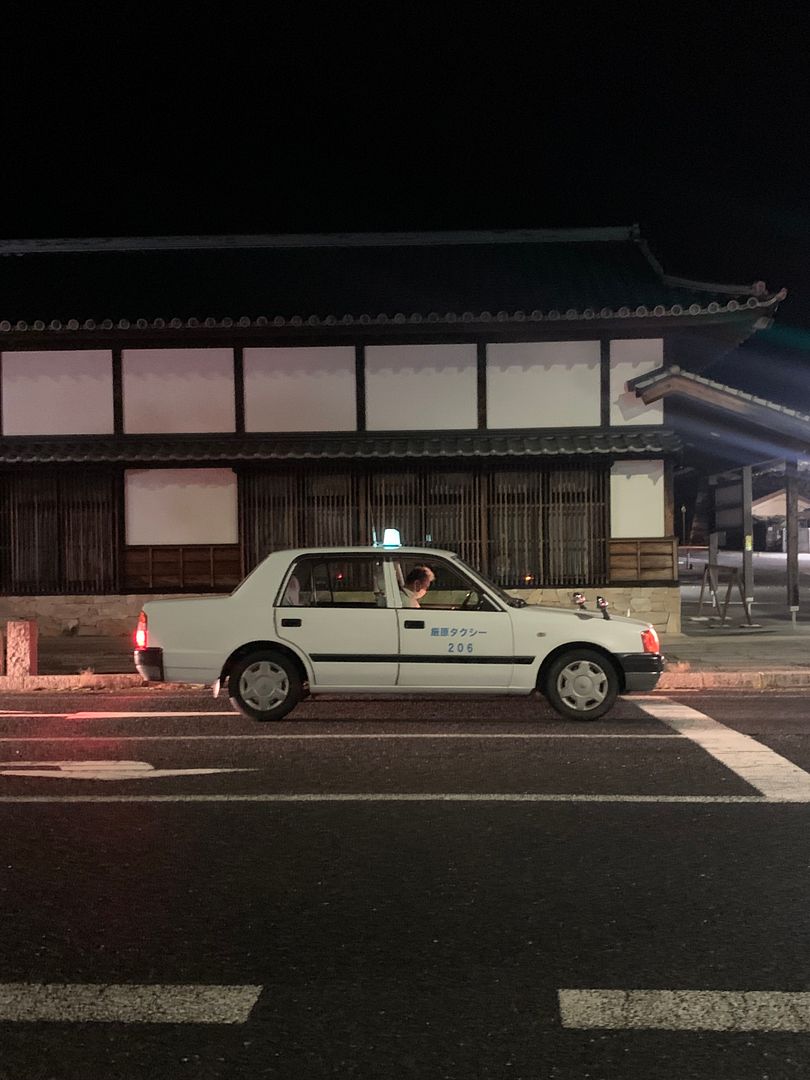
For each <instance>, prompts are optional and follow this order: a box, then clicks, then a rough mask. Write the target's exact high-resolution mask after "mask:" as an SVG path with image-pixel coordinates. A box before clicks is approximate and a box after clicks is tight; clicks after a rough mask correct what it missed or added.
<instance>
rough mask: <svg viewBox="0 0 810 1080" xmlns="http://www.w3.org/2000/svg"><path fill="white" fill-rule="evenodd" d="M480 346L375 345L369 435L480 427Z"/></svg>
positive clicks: (370, 356) (369, 373)
mask: <svg viewBox="0 0 810 1080" xmlns="http://www.w3.org/2000/svg"><path fill="white" fill-rule="evenodd" d="M477 394H478V361H477V353H476V347H475V345H369V346H368V347H367V348H366V427H367V428H368V430H369V431H397V430H402V431H448V430H460V429H469V428H475V427H477V426H478V397H477Z"/></svg>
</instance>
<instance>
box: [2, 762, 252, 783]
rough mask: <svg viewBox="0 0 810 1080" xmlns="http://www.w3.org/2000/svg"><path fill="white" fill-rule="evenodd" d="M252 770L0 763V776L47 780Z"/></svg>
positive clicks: (138, 764)
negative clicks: (43, 778) (30, 777)
mask: <svg viewBox="0 0 810 1080" xmlns="http://www.w3.org/2000/svg"><path fill="white" fill-rule="evenodd" d="M255 771H256V770H255V769H156V768H155V766H154V765H150V764H149V762H148V761H107V760H105V761H0V776H37V777H46V778H47V779H48V780H155V779H159V778H160V777H164V776H208V775H210V774H211V773H224V772H255Z"/></svg>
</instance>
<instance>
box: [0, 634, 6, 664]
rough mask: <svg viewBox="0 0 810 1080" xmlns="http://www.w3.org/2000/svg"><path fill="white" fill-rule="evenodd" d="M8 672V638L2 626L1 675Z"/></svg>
mask: <svg viewBox="0 0 810 1080" xmlns="http://www.w3.org/2000/svg"><path fill="white" fill-rule="evenodd" d="M5 673H6V638H5V634H4V633H3V627H2V626H0V675H5Z"/></svg>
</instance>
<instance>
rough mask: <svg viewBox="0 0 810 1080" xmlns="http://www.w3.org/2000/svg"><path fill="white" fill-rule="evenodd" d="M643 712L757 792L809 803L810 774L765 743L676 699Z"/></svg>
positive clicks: (651, 704)
mask: <svg viewBox="0 0 810 1080" xmlns="http://www.w3.org/2000/svg"><path fill="white" fill-rule="evenodd" d="M644 711H645V712H647V713H649V714H650V716H654V717H655V718H656V719H657V720H662V721H663V722H664V723H665V724H668V725H669V726H670V727H671V728H672V729H673V730H674V731H677V732H678V733H679V734H680V735H684V736H686V738H687V739H691V740H692V742H695V743H697V745H698V746H700V747H702V749H703V750H705V751H706V753H707V754H711V756H712V757H713V758H716V760H717V761H719V762H721V764H723V765H725V766H726V768H727V769H731V771H732V772H734V773H736V774H737V776H739V777H740V778H741V779H742V780H745V782H746V783H748V784H750V785H751V787H753V788H755V789H756V790H757V791H760V792H762V794H763V795H765V796H767V797H768V798H771V799H778V800H779V801H780V802H810V773H807V772H805V771H804V769H800V768H799V766H798V765H794V764H793V762H792V761H788V759H787V758H784V757H782V755H781V754H777V753H776V751H775V750H771V749H769V747H767V746H764V745H763V744H762V743H760V742H757V740H756V739H752V738H751V736H750V735H743V734H742V733H741V732H739V731H734V730H733V729H732V728H730V727H726V725H725V724H721V723H720V722H719V721H717V720H713V719H712V718H711V717H710V716H706V714H705V713H702V712H698V711H697V709H692V708H690V707H689V706H688V705H679V704H677V703H676V702H673V701H667V700H666V699H663V700H661V701H647V702H645V704H644Z"/></svg>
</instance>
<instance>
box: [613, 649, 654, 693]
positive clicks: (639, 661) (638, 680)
mask: <svg viewBox="0 0 810 1080" xmlns="http://www.w3.org/2000/svg"><path fill="white" fill-rule="evenodd" d="M616 659H617V660H618V661H619V663H620V664H621V668H622V671H623V672H624V690H625V693H628V694H632V693H634V692H638V691H644V690H654V689H655V686H656V684H657V682H658V680H659V678H660V677H661V672H662V671H663V670H664V657H663V655H662V654H661V653H618V654H617V655H616Z"/></svg>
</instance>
